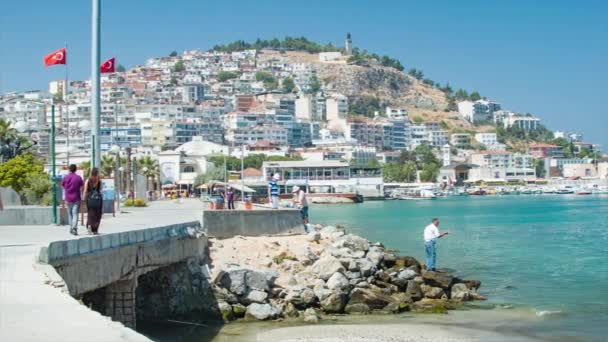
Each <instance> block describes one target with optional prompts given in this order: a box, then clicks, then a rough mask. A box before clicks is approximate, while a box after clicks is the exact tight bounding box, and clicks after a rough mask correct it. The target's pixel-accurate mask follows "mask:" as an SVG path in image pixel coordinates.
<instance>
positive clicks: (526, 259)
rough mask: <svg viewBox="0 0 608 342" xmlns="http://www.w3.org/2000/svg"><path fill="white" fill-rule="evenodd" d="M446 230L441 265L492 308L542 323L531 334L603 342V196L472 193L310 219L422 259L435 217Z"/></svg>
mask: <svg viewBox="0 0 608 342" xmlns="http://www.w3.org/2000/svg"><path fill="white" fill-rule="evenodd" d="M433 217H438V218H439V219H440V222H441V223H440V226H439V229H440V231H445V230H448V231H449V232H450V234H449V235H448V236H447V237H445V238H442V239H441V240H440V242H439V244H438V267H439V268H446V269H450V270H453V271H455V272H456V273H457V274H458V275H460V276H462V277H464V278H473V279H479V280H481V281H482V287H481V292H482V293H483V294H484V295H486V296H487V297H488V298H489V301H488V303H489V304H490V305H497V306H503V307H507V308H508V307H513V308H514V310H522V312H524V311H526V310H528V311H531V312H533V313H534V314H535V315H536V316H538V317H540V318H539V319H535V320H534V321H533V322H531V323H530V325H529V326H528V327H526V329H528V330H529V332H530V333H533V334H535V335H539V336H542V337H548V338H551V339H553V338H557V339H560V340H561V339H564V340H592V341H596V340H597V341H606V340H608V196H600V195H593V196H576V195H538V196H525V195H520V196H483V197H478V196H469V197H450V198H441V199H437V200H429V201H378V202H366V203H361V204H355V205H324V206H320V205H316V206H312V207H311V221H312V222H314V223H323V224H342V225H344V226H346V227H348V229H349V230H350V231H352V232H353V233H355V234H358V235H361V236H365V237H366V238H368V239H370V240H375V241H381V242H383V243H384V244H385V245H386V246H387V247H388V248H392V249H397V250H399V251H400V252H401V253H402V254H406V255H412V256H414V257H416V258H418V259H419V260H420V261H424V249H423V242H422V231H423V229H424V227H425V226H426V225H427V224H429V223H430V220H431V218H433Z"/></svg>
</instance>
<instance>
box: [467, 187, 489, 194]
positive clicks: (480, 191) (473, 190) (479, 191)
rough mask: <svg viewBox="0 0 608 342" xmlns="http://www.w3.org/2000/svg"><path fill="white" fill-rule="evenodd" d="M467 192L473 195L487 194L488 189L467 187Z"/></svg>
mask: <svg viewBox="0 0 608 342" xmlns="http://www.w3.org/2000/svg"><path fill="white" fill-rule="evenodd" d="M467 193H468V194H469V195H473V196H484V195H485V194H486V191H485V190H484V189H482V188H470V189H467Z"/></svg>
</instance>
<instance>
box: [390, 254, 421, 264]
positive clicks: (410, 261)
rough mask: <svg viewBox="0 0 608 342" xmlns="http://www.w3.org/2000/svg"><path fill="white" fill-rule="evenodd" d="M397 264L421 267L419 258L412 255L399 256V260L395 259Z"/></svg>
mask: <svg viewBox="0 0 608 342" xmlns="http://www.w3.org/2000/svg"><path fill="white" fill-rule="evenodd" d="M395 265H396V266H397V267H411V266H417V267H420V263H419V262H418V260H416V258H414V257H411V256H399V257H397V260H395Z"/></svg>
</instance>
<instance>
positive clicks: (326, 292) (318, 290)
mask: <svg viewBox="0 0 608 342" xmlns="http://www.w3.org/2000/svg"><path fill="white" fill-rule="evenodd" d="M313 291H314V293H315V296H316V297H317V298H319V301H320V302H322V301H323V300H325V298H327V297H329V296H330V295H331V294H332V293H333V291H332V290H330V289H328V288H326V287H325V286H323V285H318V286H315V287H314V288H313Z"/></svg>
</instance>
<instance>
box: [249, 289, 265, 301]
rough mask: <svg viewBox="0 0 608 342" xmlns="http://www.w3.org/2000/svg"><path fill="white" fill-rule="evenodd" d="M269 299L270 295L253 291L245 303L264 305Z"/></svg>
mask: <svg viewBox="0 0 608 342" xmlns="http://www.w3.org/2000/svg"><path fill="white" fill-rule="evenodd" d="M266 299H268V293H266V292H264V291H260V290H251V291H249V293H247V296H246V297H245V299H244V302H245V303H246V304H247V303H264V302H265V301H266Z"/></svg>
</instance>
